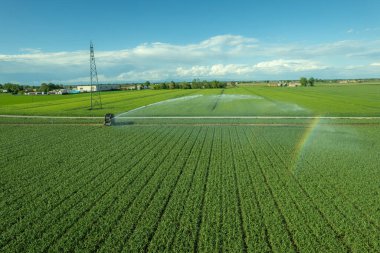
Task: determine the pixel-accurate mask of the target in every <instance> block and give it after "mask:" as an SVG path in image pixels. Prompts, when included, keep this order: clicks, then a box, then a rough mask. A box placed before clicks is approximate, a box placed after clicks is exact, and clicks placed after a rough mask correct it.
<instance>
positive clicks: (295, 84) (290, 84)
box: [288, 82, 301, 87]
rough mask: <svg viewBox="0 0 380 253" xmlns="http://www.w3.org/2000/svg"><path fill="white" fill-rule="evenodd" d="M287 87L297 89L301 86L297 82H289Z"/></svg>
mask: <svg viewBox="0 0 380 253" xmlns="http://www.w3.org/2000/svg"><path fill="white" fill-rule="evenodd" d="M288 86H289V87H298V86H301V84H300V83H298V82H290V83H288Z"/></svg>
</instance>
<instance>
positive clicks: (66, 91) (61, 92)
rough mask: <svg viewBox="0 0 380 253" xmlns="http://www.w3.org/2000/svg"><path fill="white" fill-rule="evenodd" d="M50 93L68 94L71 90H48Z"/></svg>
mask: <svg viewBox="0 0 380 253" xmlns="http://www.w3.org/2000/svg"><path fill="white" fill-rule="evenodd" d="M48 94H49V95H66V94H69V90H67V89H60V90H52V91H49V92H48Z"/></svg>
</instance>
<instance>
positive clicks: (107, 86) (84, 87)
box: [76, 84, 120, 92]
mask: <svg viewBox="0 0 380 253" xmlns="http://www.w3.org/2000/svg"><path fill="white" fill-rule="evenodd" d="M99 87H100V91H106V90H120V85H119V84H100V85H99ZM91 88H92V91H98V90H97V88H96V85H92V86H91V85H78V86H77V88H76V90H79V91H80V92H90V91H91Z"/></svg>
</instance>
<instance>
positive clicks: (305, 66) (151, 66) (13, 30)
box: [0, 0, 380, 85]
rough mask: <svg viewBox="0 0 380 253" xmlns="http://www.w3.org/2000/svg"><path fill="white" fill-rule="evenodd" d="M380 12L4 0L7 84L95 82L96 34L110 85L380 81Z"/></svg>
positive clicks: (282, 5) (276, 3)
mask: <svg viewBox="0 0 380 253" xmlns="http://www.w3.org/2000/svg"><path fill="white" fill-rule="evenodd" d="M78 2H79V3H78ZM184 2H185V3H184ZM379 10H380V1H378V0H361V1H356V0H346V1H343V0H342V1H340V0H336V1H331V0H319V1H303V0H289V1H280V0H268V1H259V0H247V1H245V0H244V1H243V0H235V1H223V0H218V1H217V0H209V1H200V0H189V1H178V0H176V1H175V0H161V1H157V0H139V1H137V0H136V1H132V0H126V1H113V0H109V1H96V0H93V1H85V0H82V1H74V0H65V1H63V0H62V1H61V0H49V1H42V0H35V1H27V0H2V1H1V3H0V16H1V19H2V22H1V23H0V34H1V36H0V83H5V82H17V83H21V84H33V85H37V84H40V83H41V82H55V83H63V84H74V83H88V82H89V43H90V40H92V41H93V42H94V45H95V57H96V63H97V68H98V75H99V81H100V82H107V83H122V82H133V81H146V80H149V81H170V80H175V81H178V80H192V79H194V78H200V79H209V80H211V79H218V80H267V79H298V78H299V77H300V76H307V77H308V76H313V77H316V78H372V77H380V19H379V18H378V11H379Z"/></svg>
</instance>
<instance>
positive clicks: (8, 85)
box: [3, 83, 22, 94]
mask: <svg viewBox="0 0 380 253" xmlns="http://www.w3.org/2000/svg"><path fill="white" fill-rule="evenodd" d="M21 88H22V87H20V85H18V84H14V83H5V84H4V85H3V89H4V90H7V91H8V92H10V93H12V94H17V93H18V92H19V91H20V90H21Z"/></svg>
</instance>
